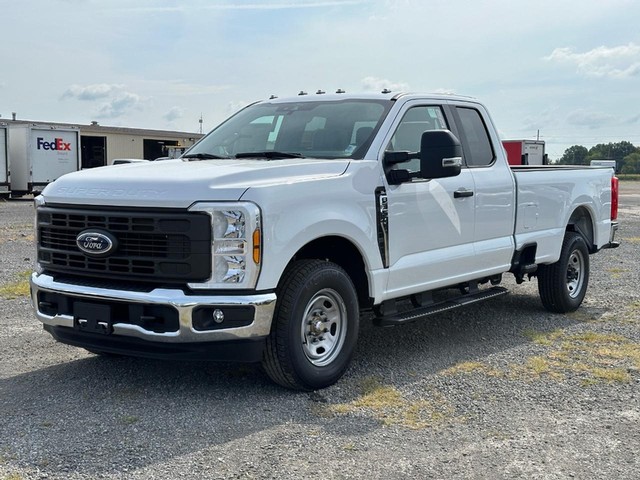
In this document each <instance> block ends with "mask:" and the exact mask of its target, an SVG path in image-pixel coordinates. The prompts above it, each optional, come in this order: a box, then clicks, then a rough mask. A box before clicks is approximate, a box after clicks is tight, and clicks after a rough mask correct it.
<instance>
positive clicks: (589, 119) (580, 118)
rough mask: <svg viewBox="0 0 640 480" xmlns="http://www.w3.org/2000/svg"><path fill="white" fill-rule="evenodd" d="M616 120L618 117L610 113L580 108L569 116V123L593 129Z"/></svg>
mask: <svg viewBox="0 0 640 480" xmlns="http://www.w3.org/2000/svg"><path fill="white" fill-rule="evenodd" d="M615 122H616V117H615V116H614V115H610V114H608V113H603V112H595V111H592V110H585V109H578V110H574V111H573V112H571V113H570V114H569V115H568V116H567V123H569V124H571V125H577V126H581V127H589V128H591V129H594V128H600V127H603V126H606V125H610V124H612V123H615Z"/></svg>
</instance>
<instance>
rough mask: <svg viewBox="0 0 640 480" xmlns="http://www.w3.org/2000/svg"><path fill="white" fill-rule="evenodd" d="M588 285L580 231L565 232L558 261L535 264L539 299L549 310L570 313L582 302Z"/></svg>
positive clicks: (587, 258) (587, 251) (586, 256)
mask: <svg viewBox="0 0 640 480" xmlns="http://www.w3.org/2000/svg"><path fill="white" fill-rule="evenodd" d="M588 285H589V250H588V249H587V244H586V242H585V241H584V238H583V237H582V235H580V234H579V233H576V232H567V234H566V235H565V237H564V241H563V242H562V250H561V252H560V258H559V259H558V261H557V262H556V263H553V264H551V265H540V266H539V267H538V292H539V293H540V299H541V300H542V304H543V305H544V307H545V308H546V309H547V310H549V311H550V312H556V313H567V312H573V311H574V310H576V309H577V308H578V307H579V306H580V304H581V303H582V300H583V299H584V296H585V294H586V293H587V286H588Z"/></svg>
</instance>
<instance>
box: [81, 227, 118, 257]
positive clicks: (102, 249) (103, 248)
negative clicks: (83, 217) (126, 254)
mask: <svg viewBox="0 0 640 480" xmlns="http://www.w3.org/2000/svg"><path fill="white" fill-rule="evenodd" d="M76 244H77V245H78V248H79V249H80V250H81V251H82V252H83V253H85V254H87V255H91V256H92V257H104V256H106V255H108V254H110V253H112V252H113V251H114V250H115V247H116V238H115V237H114V236H113V235H111V234H110V233H109V232H104V231H100V230H85V231H83V232H80V234H79V235H78V236H77V237H76Z"/></svg>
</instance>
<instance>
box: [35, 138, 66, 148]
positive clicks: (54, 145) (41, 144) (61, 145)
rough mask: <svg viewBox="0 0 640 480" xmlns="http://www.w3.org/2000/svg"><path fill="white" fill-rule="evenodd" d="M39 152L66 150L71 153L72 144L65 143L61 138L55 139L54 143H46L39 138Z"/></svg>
mask: <svg viewBox="0 0 640 480" xmlns="http://www.w3.org/2000/svg"><path fill="white" fill-rule="evenodd" d="M38 150H66V151H69V152H70V151H71V143H67V142H63V141H62V139H61V138H55V139H54V140H53V142H46V141H45V140H44V138H42V137H38Z"/></svg>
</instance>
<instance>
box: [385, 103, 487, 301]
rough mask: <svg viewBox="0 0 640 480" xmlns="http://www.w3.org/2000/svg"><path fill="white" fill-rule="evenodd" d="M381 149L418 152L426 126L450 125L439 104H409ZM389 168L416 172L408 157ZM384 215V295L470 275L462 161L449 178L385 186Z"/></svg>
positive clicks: (469, 216)
mask: <svg viewBox="0 0 640 480" xmlns="http://www.w3.org/2000/svg"><path fill="white" fill-rule="evenodd" d="M399 117H400V120H399V121H398V123H397V125H396V126H395V129H392V131H393V134H392V136H391V138H390V139H389V141H388V143H387V147H386V149H385V150H386V151H407V150H408V151H411V152H417V151H419V150H420V141H421V136H422V133H423V132H424V131H426V130H434V129H450V126H449V122H448V121H447V119H446V117H445V109H444V108H443V106H442V105H432V104H430V105H421V104H418V103H408V104H407V105H405V107H404V109H403V111H402V112H401V114H400V115H399ZM394 168H400V169H406V170H409V172H410V173H416V172H419V171H420V160H419V159H413V160H410V161H408V162H405V163H401V164H398V165H396V166H394ZM385 188H386V191H387V199H388V215H389V217H388V218H389V277H388V278H389V279H388V284H387V292H386V295H385V296H386V298H395V297H399V296H403V295H409V294H412V293H417V292H421V291H425V290H431V289H434V288H438V287H441V286H445V285H450V284H452V283H457V282H458V281H464V279H465V277H468V276H469V273H470V270H472V268H470V265H472V264H473V257H474V246H473V241H474V233H475V232H474V230H475V212H474V210H475V197H474V196H473V192H474V180H473V176H472V175H471V172H470V171H469V169H468V168H466V166H465V165H463V168H462V170H461V173H460V175H458V176H455V177H449V178H439V179H422V178H417V177H416V178H412V179H411V181H408V182H405V183H402V184H400V185H388V186H386V187H385Z"/></svg>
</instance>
